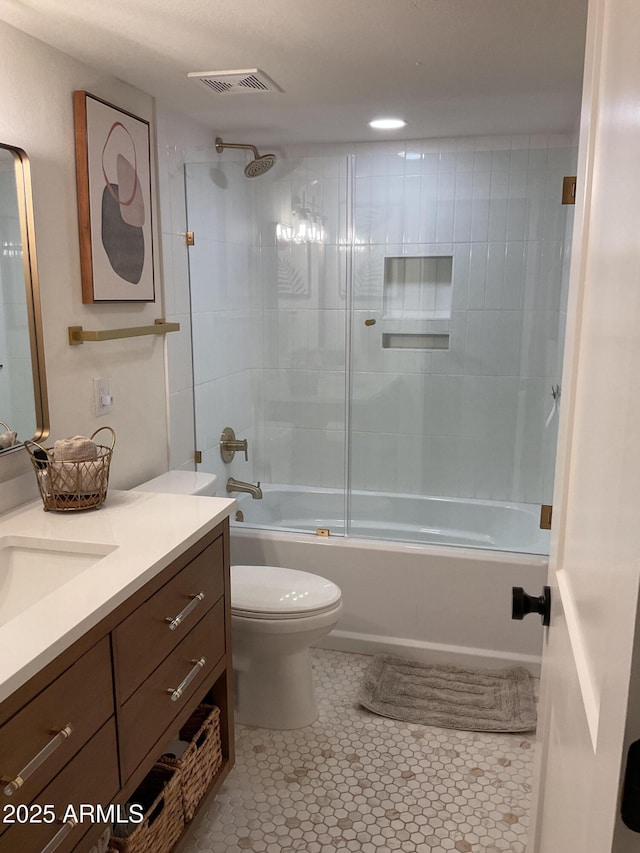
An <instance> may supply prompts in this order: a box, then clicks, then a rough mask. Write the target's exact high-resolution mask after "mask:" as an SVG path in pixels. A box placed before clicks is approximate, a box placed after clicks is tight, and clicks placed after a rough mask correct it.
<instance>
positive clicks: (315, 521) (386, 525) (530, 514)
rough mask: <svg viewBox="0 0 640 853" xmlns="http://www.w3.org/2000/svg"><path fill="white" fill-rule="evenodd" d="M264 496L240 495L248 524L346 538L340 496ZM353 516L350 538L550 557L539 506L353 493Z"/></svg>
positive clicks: (290, 490) (270, 491) (298, 489)
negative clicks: (326, 530)
mask: <svg viewBox="0 0 640 853" xmlns="http://www.w3.org/2000/svg"><path fill="white" fill-rule="evenodd" d="M262 493H263V499H262V500H253V499H252V498H251V497H250V496H249V495H247V494H238V495H236V497H237V498H238V503H239V506H240V508H241V510H242V512H243V514H244V522H245V524H247V525H251V526H252V527H259V528H265V529H268V530H272V529H273V528H275V527H277V528H278V529H280V530H286V531H289V532H297V533H304V532H314V533H315V531H316V529H317V528H319V527H321V528H329V530H330V531H331V533H332V534H334V535H342V534H344V515H345V499H344V494H343V493H342V492H340V491H336V490H335V489H323V488H318V487H306V486H284V485H275V484H274V485H263V486H262ZM350 516H351V519H352V521H351V524H350V526H349V535H350V536H357V537H364V538H373V539H386V540H393V541H400V542H419V543H422V544H433V545H460V546H461V547H464V548H483V549H488V550H492V551H493V550H497V551H512V552H515V553H524V554H548V553H549V531H548V530H540V524H539V522H540V507H539V505H535V504H524V503H499V502H498V501H486V500H467V499H461V498H443V497H430V496H425V497H422V496H419V495H405V494H394V493H391V492H387V493H377V492H365V491H353V492H352V494H351V500H350Z"/></svg>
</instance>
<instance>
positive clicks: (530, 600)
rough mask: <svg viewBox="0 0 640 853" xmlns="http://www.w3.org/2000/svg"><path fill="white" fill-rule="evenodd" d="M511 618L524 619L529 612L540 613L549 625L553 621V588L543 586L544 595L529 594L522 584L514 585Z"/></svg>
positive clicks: (544, 622) (543, 622)
mask: <svg viewBox="0 0 640 853" xmlns="http://www.w3.org/2000/svg"><path fill="white" fill-rule="evenodd" d="M511 595H512V605H511V618H512V619H524V617H525V616H526V615H527V614H529V613H539V614H540V615H541V616H542V624H543V625H548V624H549V622H550V621H551V589H550V588H549V587H548V586H545V587H543V591H542V595H538V596H534V595H527V593H526V592H525V591H524V589H523V588H522V587H521V586H514V587H512V591H511Z"/></svg>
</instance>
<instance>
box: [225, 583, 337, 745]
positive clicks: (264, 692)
mask: <svg viewBox="0 0 640 853" xmlns="http://www.w3.org/2000/svg"><path fill="white" fill-rule="evenodd" d="M341 612H342V593H341V592H340V587H338V586H336V584H334V583H332V582H331V581H329V580H326V579H325V578H322V577H319V576H318V575H313V574H310V573H309V572H300V571H297V570H296V569H285V568H281V567H280V566H231V627H232V635H233V668H234V671H235V674H236V678H237V686H236V690H237V696H236V699H237V707H236V719H237V720H238V722H239V723H244V724H245V725H250V726H261V727H263V728H267V729H299V728H302V727H303V726H308V725H310V724H311V723H313V722H314V721H315V720H316V719H317V718H318V708H317V705H316V699H315V693H314V689H313V676H312V671H311V656H310V652H309V647H310V646H311V645H312V644H313V643H315V642H317V641H318V640H320V639H321V638H322V637H324V636H326V635H327V634H328V633H329V632H330V631H331V630H332V628H334V626H335V625H336V624H337V622H338V619H339V618H340V614H341Z"/></svg>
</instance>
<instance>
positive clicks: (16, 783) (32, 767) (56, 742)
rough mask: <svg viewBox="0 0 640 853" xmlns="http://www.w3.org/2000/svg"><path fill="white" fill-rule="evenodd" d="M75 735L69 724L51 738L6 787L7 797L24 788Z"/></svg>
mask: <svg viewBox="0 0 640 853" xmlns="http://www.w3.org/2000/svg"><path fill="white" fill-rule="evenodd" d="M72 733H73V726H72V725H71V723H67V725H66V726H65V727H64V728H63V729H61V730H60V731H59V732H56V734H55V736H54V737H52V738H51V740H50V741H49V743H48V744H47V745H46V746H45V747H43V749H41V750H40V752H39V753H38V754H37V755H36V756H35V757H34V758H32V759H31V761H30V762H29V763H28V764H27V765H26V766H25V767H24V768H23V769H22V770H21V771H20V772H19V773H18V775H17V776H16V777H15V779H11V781H10V782H9V784H8V785H7V786H6V787H5V789H4V793H5V796H7V797H11V796H13V794H15V792H16V791H17V790H19V789H20V788H22V786H23V785H24V783H25V782H26V781H27V779H28V778H29V776H31V774H32V773H33V772H34V771H36V770H37V769H38V767H40V765H41V764H43V763H44V762H45V761H46V760H47V758H49V756H50V755H51V753H53V752H55V751H56V749H57V748H58V747H59V746H61V745H62V744H63V743H64V742H65V740H67V738H69V737H71V735H72Z"/></svg>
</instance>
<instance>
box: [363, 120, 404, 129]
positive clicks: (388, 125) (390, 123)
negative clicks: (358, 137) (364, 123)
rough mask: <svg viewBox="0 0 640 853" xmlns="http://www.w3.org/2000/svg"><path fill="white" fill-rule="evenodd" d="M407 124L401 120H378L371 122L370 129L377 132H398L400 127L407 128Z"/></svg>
mask: <svg viewBox="0 0 640 853" xmlns="http://www.w3.org/2000/svg"><path fill="white" fill-rule="evenodd" d="M406 125H407V123H406V121H404V119H401V118H377V119H374V120H373V121H370V122H369V127H373V128H375V130H397V128H399V127H406Z"/></svg>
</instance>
